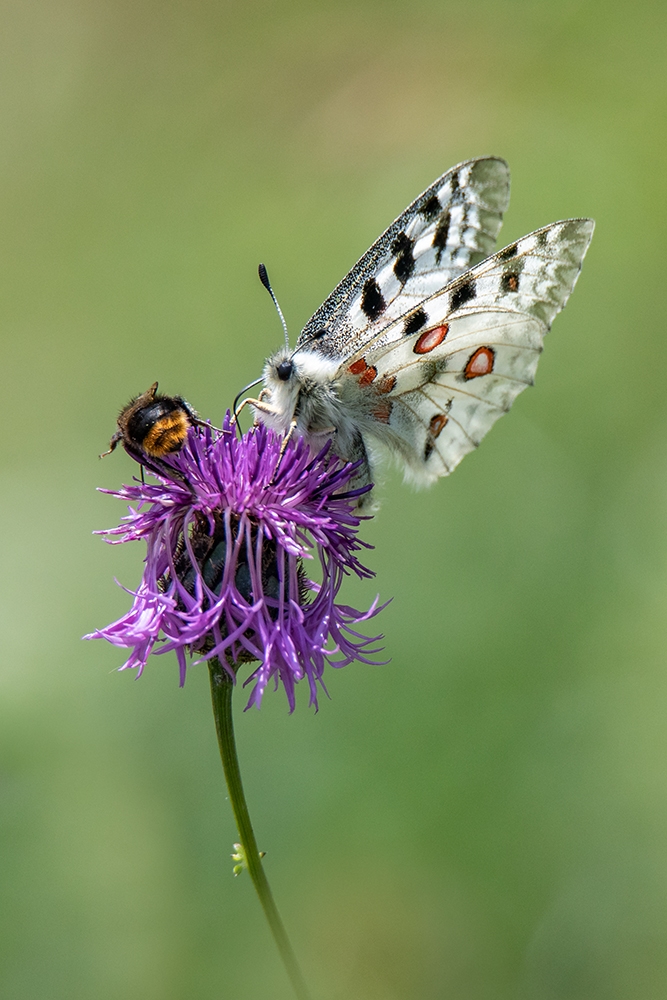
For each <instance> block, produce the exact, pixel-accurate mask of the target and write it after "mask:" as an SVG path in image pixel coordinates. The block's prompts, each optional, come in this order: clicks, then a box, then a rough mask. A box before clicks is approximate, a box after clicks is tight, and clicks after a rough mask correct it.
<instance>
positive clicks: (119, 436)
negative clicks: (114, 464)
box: [100, 431, 123, 458]
mask: <svg viewBox="0 0 667 1000" xmlns="http://www.w3.org/2000/svg"><path fill="white" fill-rule="evenodd" d="M122 440H123V432H122V431H116V433H115V434H114V436H113V437H112V438H111V441H109V450H108V451H103V452H102V454H101V455H100V458H106V456H107V455H110V454H111V452H112V451H115V450H116V445H117V444H118V442H119V441H122Z"/></svg>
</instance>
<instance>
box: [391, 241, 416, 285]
mask: <svg viewBox="0 0 667 1000" xmlns="http://www.w3.org/2000/svg"><path fill="white" fill-rule="evenodd" d="M414 245H415V243H414V240H411V239H410V237H409V236H406V234H405V233H399V234H398V236H397V237H396V238H395V240H394V242H393V243H392V245H391V252H392V253H393V254H395V255H396V260H395V261H394V274H395V275H396V277H397V278H398V280H399V281H400V282H401V284H405V282H406V281H407V280H408V278H409V277H410V275H411V274H412V272H413V271H414V269H415V258H414V257H413V255H412V248H413V247H414Z"/></svg>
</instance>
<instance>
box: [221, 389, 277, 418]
mask: <svg viewBox="0 0 667 1000" xmlns="http://www.w3.org/2000/svg"><path fill="white" fill-rule="evenodd" d="M263 391H264V390H262V392H263ZM259 395H260V397H261V395H262V393H261V392H260V394H259ZM244 406H254V407H255V408H256V409H258V410H261V411H262V413H271V414H273V415H274V416H280V411H279V410H277V409H276V407H275V406H271V405H270V404H269V403H265V402H264V400H263V399H261V398H259V399H253V398H252V396H247V397H246V398H245V399H244V400H243V402H242V403H241V405H240V406H239V408H238V410H235V411H234V416H233V417H232V424H236V423H238V418H239V413H240V412H241V410H242V409H243V407H244Z"/></svg>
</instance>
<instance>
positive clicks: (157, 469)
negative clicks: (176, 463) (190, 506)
mask: <svg viewBox="0 0 667 1000" xmlns="http://www.w3.org/2000/svg"><path fill="white" fill-rule="evenodd" d="M123 447H124V448H125V451H126V452H127V453H128V455H129V456H130V458H133V459H134V461H135V462H138V463H139V465H140V467H141V481H142V483H145V482H146V480H145V479H144V468H146V469H148V470H149V471H150V472H152V473H153V474H154V475H156V476H160V477H161V478H162V479H177V480H178V481H179V482H180V483H183V484H184V485H185V486H187V488H188V489H189V490H190V492H191V493H192V495H193V497H194V496H196V495H197V494H196V491H195V489H194V487H193V486H192V484H191V483H190V482H189V481H188V479H187V478H186V477H185V476H184V475H183V473H182V472H179V471H178V469H174V468H173V467H172V466H171V465H168V464H167V463H166V462H163V461H162V459H160V458H156V457H155V456H154V455H150V456H149V455H146V453H145V452H143V451H139V450H138V449H136V448H133V447H132V446H131V445H130V446H128V444H127V441H125V442H124V444H123Z"/></svg>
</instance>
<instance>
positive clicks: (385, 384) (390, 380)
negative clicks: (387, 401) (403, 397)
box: [376, 375, 396, 392]
mask: <svg viewBox="0 0 667 1000" xmlns="http://www.w3.org/2000/svg"><path fill="white" fill-rule="evenodd" d="M395 388H396V376H395V375H385V377H384V378H382V379H380V381H379V382H378V384H377V386H376V389H377V391H378V392H393V390H394V389H395Z"/></svg>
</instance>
